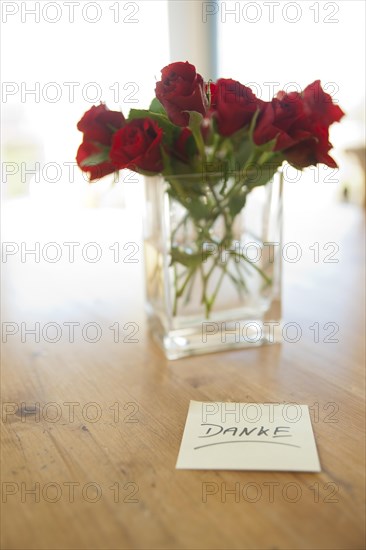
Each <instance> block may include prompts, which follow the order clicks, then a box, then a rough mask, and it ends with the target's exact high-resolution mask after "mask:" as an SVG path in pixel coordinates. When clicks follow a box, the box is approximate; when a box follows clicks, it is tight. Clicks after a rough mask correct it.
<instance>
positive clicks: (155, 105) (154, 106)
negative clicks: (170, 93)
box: [149, 97, 168, 117]
mask: <svg viewBox="0 0 366 550" xmlns="http://www.w3.org/2000/svg"><path fill="white" fill-rule="evenodd" d="M149 111H151V112H152V113H158V114H161V115H164V116H166V117H168V115H167V113H166V110H165V109H164V107H163V106H162V104H161V103H160V101H159V100H158V99H157V98H156V97H154V99H153V100H152V102H151V103H150V107H149Z"/></svg>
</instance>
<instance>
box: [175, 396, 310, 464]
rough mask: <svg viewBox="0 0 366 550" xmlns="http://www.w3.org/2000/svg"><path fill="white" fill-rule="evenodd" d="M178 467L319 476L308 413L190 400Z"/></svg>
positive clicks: (297, 408)
mask: <svg viewBox="0 0 366 550" xmlns="http://www.w3.org/2000/svg"><path fill="white" fill-rule="evenodd" d="M176 468H178V469H183V470H268V471H292V472H320V463H319V458H318V453H317V449H316V444H315V440H314V434H313V429H312V425H311V420H310V414H309V408H308V406H307V405H298V404H297V403H287V404H283V403H204V402H199V401H191V402H190V406H189V410H188V415H187V420H186V425H185V428H184V434H183V438H182V442H181V446H180V451H179V456H178V461H177V465H176Z"/></svg>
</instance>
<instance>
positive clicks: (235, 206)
mask: <svg viewBox="0 0 366 550" xmlns="http://www.w3.org/2000/svg"><path fill="white" fill-rule="evenodd" d="M246 200H247V193H245V192H241V193H240V194H239V195H232V196H231V197H230V200H229V211H230V215H231V217H232V218H234V217H235V216H236V215H237V214H239V212H241V210H242V209H243V208H244V206H245V202H246Z"/></svg>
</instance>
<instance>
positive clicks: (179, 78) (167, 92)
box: [155, 61, 208, 126]
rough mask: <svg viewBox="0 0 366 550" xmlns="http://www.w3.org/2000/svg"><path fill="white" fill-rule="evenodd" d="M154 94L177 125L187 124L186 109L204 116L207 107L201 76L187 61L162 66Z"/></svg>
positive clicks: (187, 114) (187, 115)
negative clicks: (159, 79)
mask: <svg viewBox="0 0 366 550" xmlns="http://www.w3.org/2000/svg"><path fill="white" fill-rule="evenodd" d="M155 94H156V97H157V98H158V100H159V101H160V103H161V104H162V105H163V107H164V109H165V110H166V112H167V115H168V117H169V119H170V120H171V121H172V122H173V124H176V125H177V126H188V124H189V113H188V112H186V111H197V112H198V113H201V115H203V116H204V115H205V114H206V111H207V108H208V101H207V97H206V93H205V86H204V83H203V78H202V76H201V75H199V74H197V73H196V69H195V67H194V66H193V65H191V64H190V63H188V61H186V62H185V63H183V62H177V63H171V64H170V65H168V66H167V67H164V69H162V71H161V81H160V82H157V84H156V88H155Z"/></svg>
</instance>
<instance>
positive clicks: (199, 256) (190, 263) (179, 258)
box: [170, 246, 211, 271]
mask: <svg viewBox="0 0 366 550" xmlns="http://www.w3.org/2000/svg"><path fill="white" fill-rule="evenodd" d="M210 254H211V252H210V251H207V252H196V253H194V254H191V253H189V252H185V251H184V250H182V249H181V248H178V247H176V246H174V247H172V249H171V251H170V255H171V264H170V265H173V264H174V263H178V264H182V265H184V266H185V267H189V268H190V269H191V270H192V271H193V270H194V269H195V268H197V267H198V266H199V265H201V264H202V262H203V261H204V260H205V259H206V258H207V257H208V256H209V255H210Z"/></svg>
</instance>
